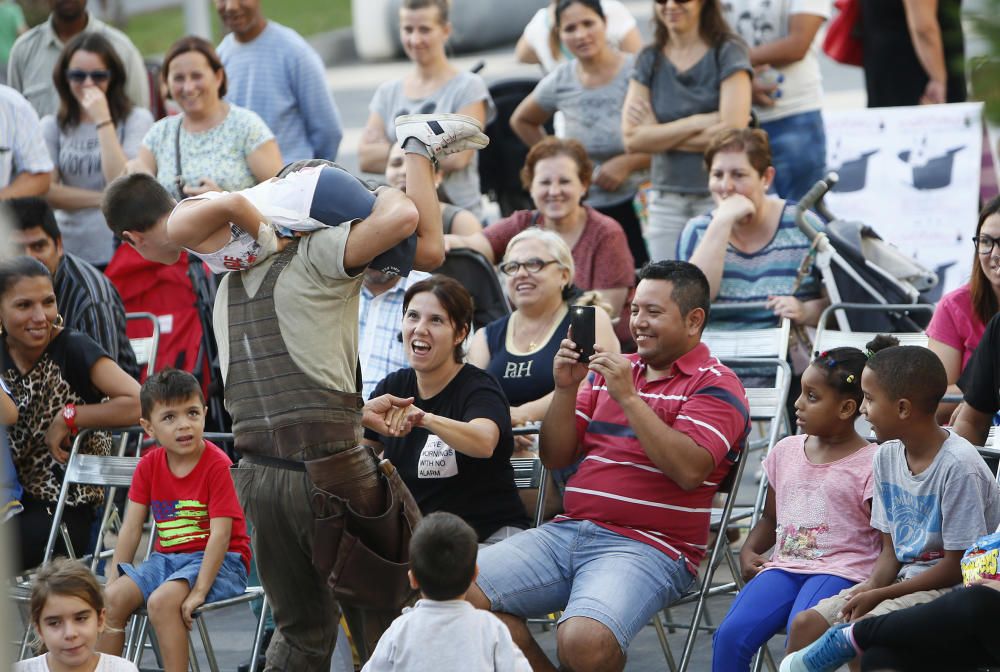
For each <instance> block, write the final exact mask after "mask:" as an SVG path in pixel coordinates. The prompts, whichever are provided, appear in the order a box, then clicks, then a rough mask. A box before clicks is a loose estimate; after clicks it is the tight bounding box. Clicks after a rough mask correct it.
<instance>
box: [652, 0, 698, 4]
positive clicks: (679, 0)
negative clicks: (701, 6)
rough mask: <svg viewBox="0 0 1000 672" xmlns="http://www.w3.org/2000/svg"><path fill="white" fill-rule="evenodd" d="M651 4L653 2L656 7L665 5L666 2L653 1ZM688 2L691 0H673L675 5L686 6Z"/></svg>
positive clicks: (663, 0)
mask: <svg viewBox="0 0 1000 672" xmlns="http://www.w3.org/2000/svg"><path fill="white" fill-rule="evenodd" d="M653 2H655V3H656V4H658V5H665V4H667V0H653ZM689 2H691V0H674V4H675V5H686V4H687V3H689Z"/></svg>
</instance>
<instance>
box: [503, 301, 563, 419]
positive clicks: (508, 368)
mask: <svg viewBox="0 0 1000 672" xmlns="http://www.w3.org/2000/svg"><path fill="white" fill-rule="evenodd" d="M510 318H511V316H510V315H507V316H505V317H501V318H500V319H499V320H495V321H493V322H490V323H489V324H488V325H486V344H487V346H488V347H489V349H490V363H489V364H488V365H487V366H486V370H487V371H488V372H490V373H492V374H493V376H494V377H495V378H496V379H497V380H498V381H500V387H502V388H503V392H504V394H506V395H507V401H509V402H510V405H511V406H520V405H521V404H526V403H528V402H529V401H534V400H535V399H538V398H540V397H544V396H545V395H546V394H548V393H549V392H551V391H552V390H553V389H555V385H556V383H555V379H554V378H553V377H552V360H553V359H555V356H556V352H558V351H559V343H560V342H561V341H562V339H564V338H566V333H567V332H568V331H569V321H570V311H568V310H567V311H566V315H565V316H564V317H563V319H562V321H561V322H560V323H559V325H558V326H557V327H556V329H555V331H553V332H552V338H550V339H549V340H548V342H547V343H546V344H545V345H544V346H543V347H541V348H539V349H538V350H536V351H535V352H533V353H531V354H528V355H515V354H513V353H511V352H509V351H508V350H507V347H506V345H507V326H508V325H509V324H510Z"/></svg>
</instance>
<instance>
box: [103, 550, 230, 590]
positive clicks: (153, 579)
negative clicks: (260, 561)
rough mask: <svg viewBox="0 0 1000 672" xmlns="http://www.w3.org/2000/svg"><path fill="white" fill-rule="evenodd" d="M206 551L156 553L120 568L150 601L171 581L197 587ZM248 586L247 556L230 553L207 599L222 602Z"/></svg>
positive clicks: (120, 565) (227, 554)
mask: <svg viewBox="0 0 1000 672" xmlns="http://www.w3.org/2000/svg"><path fill="white" fill-rule="evenodd" d="M204 557H205V553H204V552H202V551H198V552H197V553H155V552H154V553H153V554H152V555H150V556H149V557H148V558H146V561H145V562H143V563H142V564H140V565H138V566H135V565H132V564H129V563H125V562H123V563H121V564H119V565H118V571H119V572H120V573H121V574H124V575H125V576H127V577H128V578H130V579H132V580H133V581H135V585H137V586H139V590H141V591H142V599H143V600H144V601H146V602H148V601H149V596H150V595H152V594H153V591H154V590H156V589H157V588H159V587H160V586H162V585H163V584H164V583H166V582H167V581H187V583H188V586H189V587H191V588H193V587H194V584H195V582H196V581H197V580H198V572H199V571H200V570H201V561H202V560H203V559H204ZM246 589H247V568H246V565H244V564H243V556H241V555H240V554H239V553H226V557H225V559H223V561H222V566H221V567H219V573H218V574H216V576H215V583H213V584H212V589H211V590H209V591H208V596H207V597H206V598H205V601H206V602H218V601H219V600H225V599H227V598H230V597H236V596H237V595H242V594H243V592H244V591H246Z"/></svg>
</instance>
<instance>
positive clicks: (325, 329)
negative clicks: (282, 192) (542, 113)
mask: <svg viewBox="0 0 1000 672" xmlns="http://www.w3.org/2000/svg"><path fill="white" fill-rule="evenodd" d="M400 121H401V122H402V121H403V120H402V119H401V120H400ZM397 134H398V136H399V137H400V138H402V139H403V140H404V143H403V147H404V150H405V151H406V152H407V193H406V194H403V193H402V192H401V191H398V190H395V189H391V188H386V187H383V188H380V189H379V190H377V191H376V198H375V201H374V205H373V206H372V208H371V212H370V214H367V216H364V218H363V219H360V221H358V220H355V221H352V222H348V223H346V224H345V225H343V226H332V227H330V226H327V227H322V228H320V229H318V230H315V231H312V232H311V233H308V234H307V235H303V236H301V237H296V238H285V237H278V238H277V246H276V248H277V249H276V251H275V252H274V253H273V254H270V255H269V256H265V257H263V258H260V257H258V258H257V259H255V261H254V263H253V264H252V265H249V267H247V268H245V269H243V270H240V271H238V272H231V273H229V274H228V275H227V276H226V277H224V278H223V280H222V282H221V283H220V285H219V291H218V295H217V297H216V302H215V315H214V326H215V333H216V338H217V340H218V345H219V356H220V362H221V365H222V375H223V379H224V381H225V398H226V408H227V410H228V411H229V412H230V414H231V415H232V418H233V435H234V438H235V444H236V448H237V450H238V451H239V452H240V453H241V454H242V456H243V458H242V460H241V461H240V464H239V469H237V470H236V471H235V473H234V480H235V482H236V491H237V495H238V497H239V499H240V503H241V504H242V506H243V508H244V511H245V513H246V517H247V519H248V520H249V521H250V522H251V523H252V524H253V537H252V541H253V550H254V556H255V558H256V562H257V568H258V572H259V574H260V578H261V583H262V584H263V586H264V590H265V593H266V594H267V596H268V600H269V603H270V605H271V608H272V610H273V613H274V620H275V626H276V630H275V634H274V637H273V638H272V640H271V643H270V645H269V647H268V650H267V656H266V659H267V663H266V666H265V670H266V671H267V672H270V671H276V670H296V671H300V670H301V671H303V672H320V671H323V672H326V671H327V670H329V669H330V659H331V654H332V652H333V646H334V644H335V642H336V637H337V629H338V623H339V621H340V612H341V606H343V607H344V613H345V616H347V618H348V625H349V627H350V628H351V632H352V635H353V636H354V641H355V645H356V646H357V648H358V652H359V654H360V655H361V656H362V658H363V659H364V658H367V656H368V655H369V654H370V653H371V651H372V650H373V649H374V646H375V643H376V642H377V640H378V638H379V636H380V635H381V633H382V631H383V630H384V628H385V627H387V626H388V624H389V622H391V620H392V618H393V617H394V616H395V615H397V614H398V613H399V609H400V607H401V606H402V605H401V604H395V605H391V607H389V606H387V605H385V604H375V605H373V606H374V607H375V608H374V609H365V608H359V607H360V606H361V602H362V601H363V598H361V599H360V600H359V602H358V603H355V604H353V605H346V604H345V605H340V604H338V602H337V599H336V597H335V592H334V590H333V589H332V588H331V586H330V583H329V582H328V579H331V581H332V582H333V583H337V584H338V585H337V588H338V591H337V595H343V594H345V593H353V594H355V595H359V596H363V595H364V594H365V592H364V591H365V588H367V587H370V586H375V587H379V588H383V593H384V592H389V591H388V588H387V587H385V586H384V583H383V579H382V578H381V577H380V576H375V575H369V576H364V575H363V573H362V574H361V575H359V574H358V571H359V564H358V563H357V562H354V563H353V564H352V560H356V559H357V556H358V553H355V551H358V552H360V550H365V551H371V552H374V556H379V557H378V559H379V562H369V563H367V564H365V565H363V566H362V567H361V569H362V570H363V569H364V568H365V567H370V568H371V571H372V572H374V571H376V570H377V569H379V568H385V567H386V566H391V565H393V564H394V563H395V565H400V566H401V567H402V569H403V574H402V576H403V577H404V581H405V558H406V556H405V550H404V549H398V548H396V549H394V548H392V546H393V544H394V543H395V544H396V545H398V544H399V543H400V542H405V541H406V540H408V537H407V536H406V535H405V534H403V532H405V530H402V531H401V530H399V529H398V528H399V516H398V514H397V515H396V516H395V520H393V519H392V518H393V514H392V512H393V509H392V507H391V505H392V504H395V509H396V510H398V508H399V502H400V500H401V499H402V500H404V503H405V500H406V499H409V502H410V504H411V505H412V498H409V493H408V491H406V490H405V487H403V486H402V485H401V482H399V481H398V479H394V478H389V479H386V478H385V477H384V476H383V474H382V472H381V471H380V470H379V468H378V464H377V460H376V458H375V457H374V454H373V453H372V452H371V450H370V449H368V448H364V447H361V446H359V444H360V439H361V431H360V430H361V424H362V415H363V416H364V423H365V425H366V426H370V427H372V428H373V429H376V431H379V430H380V429H381V430H382V431H388V430H387V428H386V427H385V424H384V418H385V415H386V414H387V413H388V412H389V410H390V408H391V407H392V405H397V406H398V405H401V404H405V403H408V402H407V401H406V400H399V399H396V398H392V397H388V396H386V397H381V398H378V399H374V400H372V401H371V402H369V404H367V405H365V404H363V401H362V399H361V396H360V376H359V371H358V365H357V362H358V298H359V295H360V288H361V282H362V278H363V272H364V270H365V268H366V267H367V265H368V264H369V263H370V262H371V261H372V260H373V259H375V258H376V257H377V256H378V255H380V254H381V253H383V252H386V251H387V250H390V249H392V248H394V247H396V246H397V245H399V244H401V243H404V241H406V240H407V239H408V238H410V236H411V235H412V234H414V233H416V241H417V242H416V250H415V252H414V259H415V260H416V262H415V264H414V265H415V266H416V267H417V268H420V269H423V270H432V269H434V268H436V267H437V266H439V265H440V264H441V261H442V260H443V257H444V239H443V236H442V231H441V215H440V206H439V204H438V201H437V197H436V195H435V191H434V176H433V170H432V164H431V162H432V160H433V159H435V158H437V157H439V156H442V155H445V154H451V153H454V152H459V151H463V150H467V149H473V148H478V147H480V146H482V144H484V143H483V142H482V140H483V136H482V135H481V129H480V128H479V127H478V125H476V124H474V123H471V122H467V121H463V120H461V119H457V118H456V117H455V116H454V115H452V116H451V117H447V115H436V116H435V115H418V116H417V115H411V116H410V117H408V118H406V120H405V123H399V124H397ZM411 176H412V178H411ZM122 179H126V178H122ZM411 179H412V182H411ZM113 187H114V185H112V187H111V188H109V192H111V191H113ZM110 197H111V196H110V194H109V196H106V200H105V205H104V209H105V212H106V213H110V212H113V211H114V207H113V206H114V204H113V203H111V204H109V203H108V202H107V201H108V199H109V198H110ZM332 197H333V198H335V197H336V194H332ZM323 205H324V204H322V203H318V202H317V201H316V200H315V199H314V201H313V208H314V209H319V208H322V207H323ZM147 207H148V204H147ZM330 209H333V208H332V207H331V208H330ZM166 214H168V213H156V212H154V213H150V214H149V216H152V217H156V218H160V217H162V216H164V215H166ZM318 215H319V216H318ZM310 216H311V217H313V218H315V219H317V220H319V221H324V217H323V216H322V213H316V214H311V215H310ZM261 222H262V224H268V222H267V221H266V218H265V217H262V218H261ZM109 225H110V226H112V228H113V230H115V228H116V226H117V227H121V229H122V230H126V231H128V230H129V226H128V224H127V223H117V225H116V223H115V222H113V221H111V219H110V218H109ZM261 228H266V227H263V226H262V227H261ZM132 238H134V237H132ZM130 242H131V241H130ZM137 249H138V250H139V252H140V253H142V252H143V249H142V247H141V246H137ZM362 408H363V411H362ZM387 481H388V482H389V483H393V488H392V490H391V492H390V491H388V490H389V487H388V485H387ZM345 502H346V504H347V505H349V511H346V510H345V509H346V507H345V506H344V505H343V504H344V503H345ZM387 508H388V509H389V515H387ZM412 508H413V509H414V510H415V506H414V507H412ZM314 512H317V513H319V514H320V515H321V517H320V518H318V519H316V520H314ZM383 517H384V518H383ZM360 518H366V519H367V520H368V521H369V522H372V523H376V524H378V523H380V522H381V523H382V524H383V527H382V528H380V529H381V531H382V532H384V534H381V535H380V534H378V533H376V534H375V538H361V539H357V540H355V539H354V538H353V536H352V535H353V534H356V533H357V530H356V528H354V529H353V532H352V531H351V530H348V529H346V528H348V527H352V525H353V521H355V520H358V519H360ZM372 518H374V519H376V520H375V521H372V520H371V519H372ZM345 519H346V520H345ZM378 531H379V530H376V532H378ZM359 536H361V535H359ZM347 540H350V542H351V543H350V544H347V543H346V541H347ZM355 541H357V543H354V542H355ZM361 547H364V549H361ZM345 549H346V551H345ZM352 553H353V555H351V554H352ZM345 555H346V556H347V557H346V559H345ZM374 556H373V555H372V554H371V553H369V555H367V556H365V558H366V559H368V560H371V559H372V557H374ZM338 563H339V564H338ZM317 568H319V569H317ZM328 568H333V570H334V572H335V574H337V575H336V576H328V575H327V573H326V570H327V569H328ZM365 584H368V586H366V585H365Z"/></svg>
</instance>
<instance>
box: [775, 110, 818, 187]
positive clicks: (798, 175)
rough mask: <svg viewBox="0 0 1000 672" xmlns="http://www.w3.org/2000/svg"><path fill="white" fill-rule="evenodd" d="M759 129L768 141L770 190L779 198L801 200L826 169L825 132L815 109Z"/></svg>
mask: <svg viewBox="0 0 1000 672" xmlns="http://www.w3.org/2000/svg"><path fill="white" fill-rule="evenodd" d="M760 127H761V128H762V129H764V130H765V131H767V135H768V137H769V138H770V140H771V160H772V162H773V163H774V185H773V187H772V188H773V189H774V190H775V191H776V192H777V193H778V196H780V197H781V198H785V199H788V200H790V201H798V200H799V199H801V198H802V197H803V196H804V195H805V193H806V192H807V191H809V188H810V187H812V186H813V185H814V184H815V183H816V181H817V180H819V179H821V178H822V177H823V173H824V171H825V170H826V130H825V129H824V128H823V115H822V114H820V112H819V110H816V111H814V112H803V113H801V114H793V115H792V116H790V117H785V118H784V119H778V120H776V121H769V122H767V123H765V124H761V125H760Z"/></svg>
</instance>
